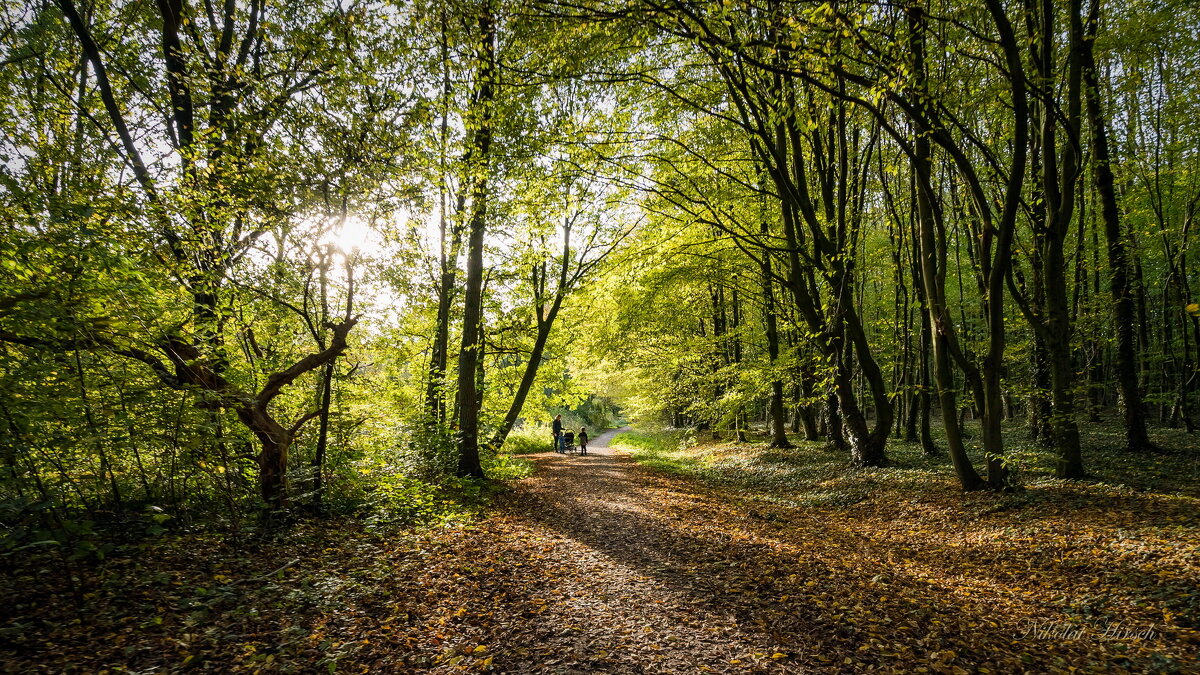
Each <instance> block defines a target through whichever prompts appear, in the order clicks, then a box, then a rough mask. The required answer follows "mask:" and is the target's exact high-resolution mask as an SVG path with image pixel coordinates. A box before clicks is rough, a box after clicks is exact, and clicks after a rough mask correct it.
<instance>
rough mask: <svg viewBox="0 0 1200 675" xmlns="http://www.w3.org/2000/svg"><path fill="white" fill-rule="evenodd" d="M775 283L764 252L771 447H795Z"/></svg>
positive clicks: (768, 255)
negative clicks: (782, 372)
mask: <svg viewBox="0 0 1200 675" xmlns="http://www.w3.org/2000/svg"><path fill="white" fill-rule="evenodd" d="M769 231H770V230H769V227H768V226H767V223H766V221H764V222H763V224H762V228H761V232H762V234H763V235H764V236H766V235H767V234H768V233H769ZM774 286H775V281H774V279H773V277H772V276H771V252H770V251H769V250H767V249H763V252H762V289H763V322H764V323H765V324H766V333H767V355H768V357H769V358H770V362H771V373H772V375H771V403H770V415H771V447H772V448H790V447H793V446H792V444H791V442H790V441H788V437H787V429H786V422H787V421H786V420H785V419H784V413H783V380H781V379H780V378H779V372H778V370H777V363H778V362H779V320H778V317H776V315H775V293H774V291H773V288H774Z"/></svg>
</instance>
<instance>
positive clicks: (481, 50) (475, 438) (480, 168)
mask: <svg viewBox="0 0 1200 675" xmlns="http://www.w3.org/2000/svg"><path fill="white" fill-rule="evenodd" d="M478 37H479V43H478V45H477V49H476V56H475V58H476V59H477V61H478V62H479V63H478V68H479V70H478V76H477V85H476V91H475V95H474V97H473V99H472V102H471V108H472V110H471V115H470V118H471V119H470V121H469V124H470V125H472V127H473V128H471V132H472V143H473V145H474V147H473V149H472V159H473V161H472V162H470V164H469V165H468V171H469V172H470V173H469V178H470V185H471V218H470V222H469V224H468V232H467V259H466V266H467V275H466V282H465V284H464V286H463V331H462V351H461V352H460V353H459V357H458V406H457V407H458V415H459V420H458V449H459V458H458V468H457V470H456V474H457V475H459V476H462V477H470V478H483V477H484V474H483V466H482V464H481V463H480V458H479V396H480V392H479V389H478V386H477V385H478V382H477V380H476V377H477V373H478V370H479V361H480V358H481V352H482V347H483V345H482V344H481V337H482V335H481V333H482V330H481V328H482V326H481V322H482V321H483V238H484V230H485V227H486V223H487V206H488V198H489V194H488V173H489V170H490V162H489V160H490V152H491V144H492V114H493V99H494V97H495V82H494V80H495V26H494V25H493V21H492V14H491V7H490V6H488V7H485V8H484V9H483V11H482V14H481V15H480V18H479V36H478Z"/></svg>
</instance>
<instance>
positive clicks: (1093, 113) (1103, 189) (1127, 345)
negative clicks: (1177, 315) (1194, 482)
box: [1083, 0, 1155, 452]
mask: <svg viewBox="0 0 1200 675" xmlns="http://www.w3.org/2000/svg"><path fill="white" fill-rule="evenodd" d="M1088 14H1089V16H1088V30H1087V33H1088V34H1087V36H1086V37H1085V38H1084V43H1083V45H1084V46H1083V78H1084V84H1083V90H1084V93H1085V96H1086V97H1087V116H1088V126H1089V128H1090V130H1091V136H1092V147H1091V151H1092V160H1093V161H1094V162H1095V168H1094V169H1093V175H1094V180H1095V185H1096V196H1097V197H1098V198H1099V200H1100V219H1101V220H1102V221H1103V222H1104V237H1105V239H1106V241H1107V244H1108V269H1109V287H1110V288H1109V291H1110V293H1111V294H1112V299H1113V315H1114V316H1113V318H1114V319H1115V321H1116V325H1115V328H1116V333H1117V354H1116V363H1115V366H1116V371H1117V372H1116V375H1117V378H1116V379H1117V393H1118V395H1119V396H1120V402H1121V415H1122V418H1123V420H1124V422H1125V448H1126V449H1127V450H1129V451H1132V452H1143V451H1147V450H1154V449H1155V447H1154V444H1153V443H1151V442H1150V435H1149V434H1148V433H1147V431H1146V411H1145V407H1144V406H1143V405H1142V392H1141V388H1140V387H1139V385H1138V354H1137V344H1136V340H1137V338H1136V333H1135V330H1136V318H1135V316H1134V306H1133V293H1132V292H1131V289H1130V284H1129V254H1128V251H1127V250H1126V248H1125V238H1124V236H1123V234H1122V231H1121V218H1120V211H1119V209H1118V206H1117V190H1116V183H1115V180H1114V179H1113V172H1112V164H1111V156H1110V154H1109V148H1108V127H1107V121H1106V120H1105V118H1104V113H1103V108H1102V105H1101V101H1100V78H1099V74H1098V73H1097V72H1096V59H1095V53H1094V48H1095V40H1096V30H1097V26H1096V24H1097V23H1098V21H1099V18H1100V17H1099V14H1100V3H1099V2H1098V0H1092V3H1091V8H1090V10H1089V12H1088Z"/></svg>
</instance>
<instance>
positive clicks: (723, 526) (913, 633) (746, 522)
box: [329, 433, 1200, 675]
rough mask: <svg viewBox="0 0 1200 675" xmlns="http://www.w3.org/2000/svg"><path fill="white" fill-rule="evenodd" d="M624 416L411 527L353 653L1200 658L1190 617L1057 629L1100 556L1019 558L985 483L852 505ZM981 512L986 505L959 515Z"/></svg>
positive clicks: (532, 661) (725, 661) (998, 667)
mask: <svg viewBox="0 0 1200 675" xmlns="http://www.w3.org/2000/svg"><path fill="white" fill-rule="evenodd" d="M612 435H613V434H612V433H606V434H601V435H599V436H598V437H597V438H596V439H594V440H593V442H592V444H591V448H590V449H589V452H590V453H591V454H589V455H588V456H579V455H560V454H556V453H544V454H539V455H527V456H526V457H528V458H529V459H531V460H532V461H533V462H535V463H536V465H537V470H536V471H535V472H534V474H533V475H532V476H530V477H528V478H526V479H523V480H519V481H515V482H514V483H512V484H511V487H510V489H508V490H507V491H506V492H504V493H502V494H501V495H499V496H498V497H497V498H496V500H495V501H494V503H493V504H492V506H491V508H490V509H489V511H488V514H487V515H486V516H485V517H484V518H482V519H480V520H479V521H476V522H474V523H471V524H469V525H463V526H458V527H452V528H444V529H440V528H439V529H434V530H432V531H430V532H428V533H426V534H425V535H422V537H421V538H420V539H419V541H417V542H413V543H410V544H407V545H405V546H413V545H414V544H415V547H411V548H403V550H401V548H398V549H397V550H396V551H395V552H394V553H393V554H392V556H391V557H390V559H389V560H387V561H385V563H384V564H385V565H386V566H387V567H386V569H387V572H386V578H387V579H388V584H389V586H391V590H389V591H386V592H384V593H383V594H381V595H382V597H380V598H379V601H380V602H381V605H382V607H381V606H375V605H368V604H366V603H360V604H359V606H358V608H357V611H358V612H360V614H361V615H366V616H370V617H372V619H373V620H375V621H377V622H378V629H377V630H372V631H368V632H367V633H364V632H363V630H362V625H361V624H360V623H354V622H346V624H345V626H344V628H343V630H342V631H339V634H340V635H341V636H345V637H347V638H350V639H351V640H354V641H357V644H360V645H361V650H360V651H359V652H358V653H357V655H356V657H355V659H354V660H355V661H357V664H358V665H360V666H362V667H365V668H367V669H369V670H371V671H374V672H410V671H413V672H435V673H454V672H504V673H562V674H578V673H614V674H615V673H620V674H626V673H630V674H632V673H700V672H720V673H768V672H769V673H792V672H819V673H862V672H875V673H908V672H914V670H917V669H918V668H919V669H923V672H936V673H943V674H947V675H965V674H966V673H968V672H992V673H1007V672H1062V673H1067V672H1069V670H1068V668H1069V667H1074V668H1077V669H1078V672H1094V673H1107V672H1139V671H1145V670H1147V669H1150V670H1154V669H1155V668H1152V667H1149V666H1147V664H1152V663H1155V662H1156V661H1154V659H1159V658H1160V656H1159V655H1161V654H1170V655H1172V657H1173V658H1182V657H1183V655H1189V656H1188V657H1187V658H1190V659H1192V660H1193V661H1194V654H1195V652H1194V645H1195V644H1197V642H1196V641H1195V640H1197V639H1200V634H1198V633H1195V632H1190V633H1189V632H1186V631H1183V630H1177V631H1176V632H1175V633H1174V634H1173V635H1172V636H1171V637H1170V640H1171V642H1164V641H1163V640H1162V639H1161V636H1160V637H1156V638H1153V639H1145V640H1140V641H1134V640H1125V641H1120V640H1114V639H1105V638H1104V637H1103V636H1102V635H1101V634H1100V632H1101V631H1102V630H1105V626H1104V624H1103V623H1097V624H1095V625H1090V626H1087V625H1085V627H1086V628H1087V630H1088V631H1090V633H1088V634H1087V635H1086V636H1077V637H1076V638H1073V639H1059V638H1058V637H1056V635H1057V634H1051V632H1052V631H1055V630H1061V628H1062V626H1064V625H1071V626H1074V625H1075V624H1067V623H1064V622H1066V621H1068V620H1069V618H1070V615H1068V614H1066V613H1065V612H1064V611H1063V609H1062V608H1063V606H1064V600H1063V598H1066V597H1071V598H1081V599H1086V598H1090V597H1093V595H1091V594H1094V593H1096V588H1097V587H1096V585H1095V583H1094V582H1095V579H1096V577H1095V576H1094V574H1082V575H1081V574H1078V573H1077V571H1076V570H1077V569H1078V568H1077V567H1075V566H1074V565H1076V564H1077V563H1071V566H1064V564H1063V563H1062V560H1063V558H1062V555H1065V554H1060V555H1059V556H1058V557H1055V556H1054V555H1047V554H1045V553H1044V551H1043V550H1042V549H1040V548H1039V549H1035V550H1034V551H1033V552H1032V553H1031V554H1030V555H1024V554H1021V555H1022V556H1023V557H1020V558H1015V557H1014V556H1015V555H1017V553H1018V552H1014V551H1012V550H1010V549H1006V548H1004V547H1003V546H997V545H995V543H994V537H992V536H991V535H990V534H989V533H990V532H993V531H994V530H993V529H992V528H1007V527H1010V526H1011V521H1010V520H1009V518H1010V515H1009V514H1006V513H1004V512H999V513H996V511H997V509H995V508H994V504H995V503H994V500H991V499H990V498H988V497H987V496H984V497H981V499H983V500H985V501H984V502H981V503H980V504H981V505H982V506H985V507H987V508H990V509H992V510H991V511H989V512H988V514H989V515H987V516H980V515H979V514H978V512H977V511H975V510H974V509H978V508H980V505H976V506H972V507H969V509H970V510H966V511H964V509H967V508H968V507H964V506H963V498H962V496H961V493H959V492H957V490H956V489H955V487H954V486H953V485H949V484H947V485H943V486H937V487H928V488H926V490H925V491H924V492H922V493H919V494H917V495H915V496H914V495H913V494H912V493H909V494H908V495H906V496H904V497H900V498H896V497H890V496H886V495H885V496H884V497H880V498H877V499H872V498H868V499H865V500H862V501H857V500H856V501H855V502H854V503H853V506H852V507H844V506H839V505H838V504H830V505H822V504H819V503H804V502H801V501H796V499H795V498H784V497H780V496H779V495H772V494H770V493H768V492H767V491H766V490H753V491H741V490H738V489H737V487H736V485H733V484H729V485H726V484H724V483H723V482H722V481H719V480H718V481H715V482H714V481H700V480H695V479H692V478H685V477H680V476H678V475H673V474H670V473H667V472H663V471H658V470H653V469H651V468H648V467H645V466H641V465H639V464H638V463H636V462H635V461H634V460H633V459H632V458H630V456H629V455H627V454H625V453H623V452H621V451H619V450H614V449H612V448H610V447H609V446H608V443H609V441H610V440H611V438H612ZM763 457H764V459H763V460H762V461H767V462H769V461H773V460H771V458H770V457H771V456H770V455H764V456H763ZM828 489H835V487H834V486H830V487H829V488H828ZM943 502H944V503H948V504H951V505H952V506H953V508H949V507H944V504H943ZM1171 508H1175V509H1178V508H1183V507H1181V506H1179V505H1176V506H1173V507H1171ZM1069 511H1070V513H1071V514H1072V516H1078V514H1079V508H1078V507H1077V506H1071V507H1070V509H1069ZM1096 513H1097V514H1098V513H1100V511H1096ZM1104 513H1105V514H1106V515H1105V517H1106V518H1108V521H1106V522H1108V524H1110V525H1111V524H1112V521H1113V519H1114V517H1115V516H1114V515H1113V514H1112V512H1111V509H1110V510H1108V511H1104ZM1130 513H1131V514H1132V513H1133V511H1130ZM1173 513H1174V512H1173ZM971 514H974V515H971ZM1038 515H1039V516H1040V517H1045V516H1046V515H1047V514H1045V513H1043V512H1039V513H1038ZM984 517H986V518H991V519H992V520H991V521H989V522H988V523H986V524H984V525H979V526H977V527H976V528H975V529H971V528H969V527H968V528H965V530H964V524H965V523H968V522H974V521H971V520H970V518H975V519H976V520H978V519H980V518H984ZM1130 517H1131V518H1133V517H1135V516H1133V515H1131V516H1130ZM1138 517H1140V516H1138ZM1164 517H1165V516H1164ZM1131 522H1132V521H1131ZM1127 524H1128V523H1127ZM1025 526H1026V527H1029V524H1028V523H1026V524H1025ZM1114 526H1115V525H1114ZM1055 527H1056V528H1060V529H1061V526H1057V525H1056V526H1055ZM960 530H964V531H963V532H961V533H960ZM1081 541H1082V542H1083V543H1082V544H1080V546H1081V547H1082V548H1080V549H1079V554H1078V555H1080V556H1084V555H1091V554H1090V553H1087V552H1086V551H1090V550H1091V549H1090V548H1089V547H1092V546H1093V545H1092V544H1091V543H1089V542H1090V541H1092V540H1091V539H1088V538H1086V537H1084V538H1082V539H1081ZM1071 555H1075V554H1074V553H1072V554H1071ZM1083 559H1085V558H1082V557H1081V558H1080V560H1083ZM1015 560H1017V561H1019V562H1014V561H1015ZM1172 569H1174V568H1172ZM1116 573H1117V574H1119V575H1120V576H1119V577H1118V579H1117V580H1116V581H1111V582H1110V583H1111V584H1112V585H1113V592H1118V593H1124V594H1130V593H1134V594H1136V593H1141V592H1143V591H1141V590H1139V589H1140V588H1142V587H1141V586H1140V585H1138V584H1141V582H1140V581H1138V579H1139V578H1141V577H1140V576H1139V575H1140V574H1141V573H1140V572H1136V571H1135V570H1134V568H1129V569H1127V570H1124V571H1122V570H1117V571H1116ZM1156 578H1160V579H1161V578H1162V577H1161V576H1160V577H1156ZM1152 583H1154V582H1152ZM1185 583H1186V582H1183V581H1180V583H1179V584H1178V585H1176V586H1175V587H1176V588H1185V587H1190V586H1186V585H1185ZM1106 592H1108V591H1106ZM1112 597H1121V596H1116V595H1114V596H1112ZM401 598H403V600H402V599H401ZM384 611H387V612H389V613H391V614H392V615H391V616H389V615H387V614H383V613H382V612H384ZM1135 611H1136V612H1140V614H1135V613H1133V612H1135ZM1114 616H1118V617H1122V615H1114ZM1123 616H1124V617H1129V618H1128V619H1125V618H1118V619H1116V621H1121V620H1127V621H1128V624H1127V625H1133V626H1151V625H1157V623H1156V622H1157V621H1158V620H1159V619H1156V618H1155V615H1154V613H1153V611H1144V610H1143V609H1140V608H1135V610H1129V611H1126V612H1125V613H1124V615H1123ZM331 627H332V626H331ZM1033 628H1037V629H1038V630H1042V631H1044V632H1045V633H1046V634H1044V635H1037V634H1033V633H1031V629H1033ZM329 634H330V636H332V635H333V633H332V632H330V633H329ZM1135 659H1136V660H1135ZM1142 666H1146V667H1142ZM1164 672H1165V671H1164ZM1197 672H1200V671H1197Z"/></svg>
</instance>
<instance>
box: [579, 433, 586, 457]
mask: <svg viewBox="0 0 1200 675" xmlns="http://www.w3.org/2000/svg"><path fill="white" fill-rule="evenodd" d="M587 442H588V437H587V427H579V454H581V455H586V454H587Z"/></svg>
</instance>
